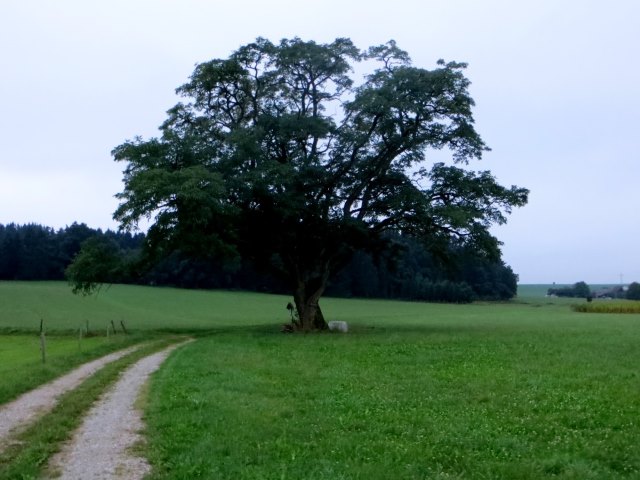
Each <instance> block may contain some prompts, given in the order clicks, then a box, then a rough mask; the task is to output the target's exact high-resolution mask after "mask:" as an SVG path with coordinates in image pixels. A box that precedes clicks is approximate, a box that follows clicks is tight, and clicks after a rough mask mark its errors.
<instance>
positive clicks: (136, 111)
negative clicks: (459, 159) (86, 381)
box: [0, 0, 640, 283]
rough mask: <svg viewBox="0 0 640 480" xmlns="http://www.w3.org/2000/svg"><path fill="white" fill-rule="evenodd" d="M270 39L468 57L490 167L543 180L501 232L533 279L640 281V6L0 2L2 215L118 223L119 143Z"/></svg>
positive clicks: (619, 2)
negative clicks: (222, 65) (196, 73)
mask: <svg viewBox="0 0 640 480" xmlns="http://www.w3.org/2000/svg"><path fill="white" fill-rule="evenodd" d="M257 36H263V37H266V38H269V39H270V40H273V41H277V40H280V39H281V38H290V37H293V36H299V37H301V38H303V39H308V40H315V41H318V42H329V41H332V40H333V39H335V38H336V37H350V38H351V39H352V40H353V41H354V43H355V44H356V45H357V46H359V47H360V48H365V47H368V46H370V45H377V44H380V43H384V42H386V41H388V40H389V39H395V40H396V41H397V43H398V45H399V46H400V47H401V48H403V49H404V50H407V51H408V52H409V53H410V55H411V57H412V59H413V61H414V63H415V64H416V65H417V66H420V67H425V68H433V67H434V66H435V62H436V60H437V59H439V58H444V59H445V60H456V61H464V62H468V63H469V68H468V70H467V75H468V77H469V78H470V79H471V81H472V82H473V83H472V85H471V89H470V90H471V95H472V96H473V97H474V99H475V100H476V103H477V107H476V110H475V117H476V126H477V129H478V131H479V132H480V134H481V135H482V136H483V138H484V140H485V141H486V142H487V143H488V144H489V146H490V147H491V148H492V151H491V152H489V153H487V154H486V156H485V157H484V159H483V160H482V161H481V162H480V163H478V164H476V165H475V167H477V168H479V169H483V170H486V169H489V170H491V171H492V172H493V173H494V175H495V176H496V177H497V178H498V180H499V181H500V182H501V183H503V184H507V185H511V184H516V185H519V186H524V187H527V188H529V189H530V190H531V196H530V202H529V205H527V206H526V207H524V208H522V209H518V210H515V211H514V212H513V214H512V215H511V217H510V219H509V223H508V224H507V225H506V226H502V227H499V228H496V229H494V233H495V234H496V235H497V236H498V238H499V239H501V240H502V241H503V242H504V246H503V254H504V255H503V256H504V259H505V261H506V262H507V263H508V264H510V265H511V266H512V267H513V269H514V271H515V272H516V273H518V274H519V275H520V281H521V282H522V283H551V282H554V281H555V282H558V283H574V282H576V281H579V280H584V281H586V282H588V283H601V282H602V283H617V282H619V281H620V276H621V275H623V280H624V282H629V281H632V280H636V281H640V248H639V244H638V238H639V237H640V235H639V234H640V214H639V212H640V196H639V194H638V180H639V179H640V158H639V156H640V154H639V153H638V152H639V151H640V149H639V148H638V139H639V138H640V135H639V133H638V127H639V121H638V114H639V112H640V95H639V94H640V65H639V63H638V56H639V52H640V2H639V1H638V0H609V1H608V2H603V1H595V0H535V1H530V0H521V1H513V0H447V1H431V0H395V1H380V0H369V1H367V2H365V1H362V0H358V1H350V0H340V1H338V0H325V1H321V2H303V1H300V0H295V1H293V0H271V1H263V0H245V1H243V0H236V1H233V2H229V1H224V2H223V1H214V0H209V1H204V0H94V1H85V0H56V1H49V0H2V2H1V3H0V60H1V62H2V72H1V74H0V96H1V103H0V105H1V108H2V115H0V223H3V224H7V223H10V222H16V223H28V222H37V223H41V224H44V225H47V226H52V227H55V228H60V227H64V226H65V225H70V224H71V223H73V222H74V221H78V222H85V223H87V224H88V225H89V226H91V227H101V228H117V225H116V224H115V223H114V222H113V220H112V219H111V215H112V213H113V211H114V210H115V208H116V206H117V201H116V200H115V199H114V198H113V195H114V194H116V193H117V192H119V191H121V189H122V182H121V178H122V177H121V170H122V165H119V164H116V163H115V162H113V161H112V159H111V156H110V151H111V149H112V148H113V147H115V146H116V145H118V144H120V143H122V142H123V141H124V140H125V139H130V138H132V137H134V136H135V135H142V136H143V137H146V138H148V137H150V136H153V135H156V134H157V127H158V126H159V125H160V123H161V122H162V121H163V120H164V118H165V112H166V110H167V109H168V108H170V107H171V106H172V105H173V104H174V103H176V101H177V98H176V97H175V94H174V90H175V88H176V87H177V86H179V85H181V84H182V83H184V82H185V81H186V80H187V77H188V76H189V75H190V74H191V72H192V70H193V67H194V65H195V64H196V63H198V62H202V61H206V60H209V59H211V58H224V57H227V56H228V55H229V54H230V53H231V52H232V51H233V50H235V49H236V48H238V47H239V46H240V45H243V44H245V43H248V42H250V41H252V40H254V39H255V38H256V37H257Z"/></svg>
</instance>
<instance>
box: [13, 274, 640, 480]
mask: <svg viewBox="0 0 640 480" xmlns="http://www.w3.org/2000/svg"><path fill="white" fill-rule="evenodd" d="M545 288H546V287H543V286H539V287H526V288H521V289H520V296H519V297H518V299H517V300H516V301H512V302H504V303H488V302H487V303H474V304H470V305H443V304H427V303H417V302H413V303H409V302H397V301H381V300H346V299H331V298H327V299H325V303H324V305H325V310H326V315H327V319H329V320H345V321H348V322H349V326H350V332H349V333H348V334H328V333H327V334H319V335H288V334H283V333H280V324H281V323H284V322H286V320H287V315H288V312H287V310H286V309H285V305H286V302H287V301H288V298H287V297H284V296H277V295H260V294H252V293H242V292H224V291H215V292H208V291H193V290H177V289H168V288H149V287H134V286H121V285H114V286H112V287H111V288H109V289H106V288H105V289H103V290H102V291H101V292H100V294H99V295H98V296H97V297H92V298H82V297H78V296H74V295H72V294H71V293H70V291H69V289H68V286H67V285H65V284H64V283H56V282H51V283H49V282H45V283H39V282H29V283H20V282H0V298H2V302H1V303H0V326H1V327H2V328H3V329H4V330H5V331H6V330H9V329H21V330H22V332H23V333H27V334H30V333H28V332H27V331H25V329H26V330H28V331H31V332H32V334H33V335H34V336H35V334H36V331H37V324H38V321H39V316H40V315H42V316H44V317H45V322H47V324H48V325H49V328H51V329H57V330H59V331H64V330H72V329H75V328H77V326H78V325H79V324H80V323H81V322H85V321H86V319H89V321H90V325H91V328H95V329H97V328H98V326H99V325H104V324H105V323H106V322H108V321H109V320H110V319H112V318H115V319H120V318H123V319H124V321H125V322H126V324H127V326H128V327H129V328H130V329H131V330H133V331H134V332H137V334H138V335H145V334H148V335H151V334H153V335H155V334H156V333H157V331H158V330H165V331H166V330H173V331H181V332H185V333H186V332H190V333H191V334H194V335H196V337H197V338H198V339H197V341H196V342H194V343H193V344H191V345H189V346H186V347H185V348H184V349H182V350H180V351H179V352H176V355H174V356H172V357H171V358H170V359H169V361H168V362H167V363H166V364H165V366H164V368H163V369H162V370H161V372H159V374H158V375H156V376H155V377H154V380H153V382H152V384H151V385H150V389H149V392H148V397H147V402H148V408H147V422H148V429H149V431H148V438H149V444H148V447H147V449H148V451H147V454H148V455H149V456H150V458H151V461H152V462H153V464H154V466H155V468H156V470H155V475H154V478H214V477H215V478H228V479H231V478H234V479H238V478H247V479H248V478H252V479H253V478H331V479H335V478H349V479H352V478H365V477H366V478H368V479H387V478H441V479H444V478H530V479H537V478H562V479H569V478H580V479H590V478H593V479H595V478H598V479H599V478H638V476H639V475H640V427H639V426H638V422H637V418H639V415H640V403H639V402H638V401H637V399H638V398H640V397H639V395H640V382H639V381H638V373H637V365H638V363H639V362H640V349H638V348H637V345H638V344H639V342H640V329H639V328H638V322H639V321H640V315H638V314H629V315H612V314H599V313H590V314H581V313H577V312H573V311H572V310H571V308H570V305H571V304H572V303H574V302H575V299H550V298H545V297H544V296H543V295H544V292H545V291H546V290H545ZM8 337H11V336H10V335H9V336H8ZM16 338H17V337H16ZM20 338H24V337H20ZM36 355H37V352H36Z"/></svg>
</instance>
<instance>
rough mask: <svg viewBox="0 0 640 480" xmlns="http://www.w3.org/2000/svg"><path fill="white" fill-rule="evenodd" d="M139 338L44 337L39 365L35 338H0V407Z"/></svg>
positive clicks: (3, 336)
mask: <svg viewBox="0 0 640 480" xmlns="http://www.w3.org/2000/svg"><path fill="white" fill-rule="evenodd" d="M150 337H151V335H149V334H147V335H145V336H144V338H150ZM142 338H143V337H142V336H141V335H112V336H110V337H109V338H108V339H107V338H106V337H98V336H95V337H85V338H82V340H79V338H78V336H76V335H73V336H70V335H47V337H46V354H47V355H46V362H45V363H44V364H43V363H42V357H41V350H40V338H39V337H38V336H37V335H35V334H31V335H13V334H12V335H0V378H1V379H2V381H1V382H0V404H3V403H5V402H8V401H10V400H12V399H14V398H15V397H17V396H18V395H20V394H22V393H24V392H26V391H28V390H31V389H33V388H35V387H37V386H38V385H40V384H43V383H46V382H48V381H50V380H52V379H54V378H57V377H59V376H60V375H63V374H64V373H66V372H68V371H70V370H71V369H73V368H75V367H77V366H78V365H80V364H82V363H86V362H88V361H90V360H93V359H94V358H97V357H101V356H103V355H106V354H108V353H110V352H113V351H115V350H120V349H122V348H125V347H127V346H129V345H132V344H134V343H137V342H140V341H141V340H142Z"/></svg>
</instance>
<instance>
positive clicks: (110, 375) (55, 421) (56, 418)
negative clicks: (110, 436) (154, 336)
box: [0, 338, 177, 479]
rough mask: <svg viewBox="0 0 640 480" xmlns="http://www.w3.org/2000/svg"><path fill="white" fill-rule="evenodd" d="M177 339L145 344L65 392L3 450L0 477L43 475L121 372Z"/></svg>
mask: <svg viewBox="0 0 640 480" xmlns="http://www.w3.org/2000/svg"><path fill="white" fill-rule="evenodd" d="M176 341H177V339H175V338H169V339H162V340H158V341H155V342H153V343H151V344H149V345H146V346H142V347H141V348H140V349H139V350H136V351H135V352H132V353H131V354H129V355H127V356H125V357H123V358H121V359H119V360H116V361H115V362H113V363H110V364H108V365H106V366H105V367H104V368H102V369H101V370H99V371H98V372H97V373H96V374H94V375H93V376H91V377H89V378H88V379H87V380H85V381H84V382H83V383H82V384H81V385H80V386H79V387H78V388H76V389H75V390H72V391H70V392H67V393H66V394H64V395H63V396H62V397H61V398H60V399H59V401H58V404H57V405H56V407H55V408H54V409H53V410H52V411H51V412H50V413H49V414H47V415H45V416H43V417H41V418H40V419H39V420H38V421H37V422H36V423H34V424H33V425H32V426H30V427H29V428H28V429H27V430H25V431H24V432H22V433H21V434H19V435H18V436H17V438H15V442H14V443H13V444H12V445H10V446H9V447H8V448H7V449H6V450H5V451H4V452H2V453H1V454H0V478H1V479H31V478H33V479H35V478H40V475H41V473H42V471H43V469H44V468H45V467H46V464H47V461H48V459H49V458H50V457H51V456H52V455H53V454H54V453H56V452H57V451H58V450H59V448H60V445H61V443H62V442H63V441H65V440H66V439H68V438H69V437H70V435H71V434H72V432H73V431H74V430H75V429H76V428H78V426H79V425H80V422H81V421H82V418H83V416H84V414H85V413H86V412H87V411H88V409H89V408H90V407H91V405H92V404H93V403H94V402H95V401H96V400H97V399H98V397H99V396H100V395H101V394H102V393H103V392H104V391H105V390H106V389H107V388H108V387H109V386H111V385H112V384H113V383H114V382H115V381H116V380H117V378H118V376H119V374H120V372H121V371H122V370H124V369H125V368H126V367H128V366H129V365H131V364H133V363H134V362H136V361H137V360H139V359H141V358H142V357H144V356H146V355H150V354H151V353H154V352H156V351H158V350H161V349H163V348H165V347H166V346H168V345H170V344H172V343H175V342H176Z"/></svg>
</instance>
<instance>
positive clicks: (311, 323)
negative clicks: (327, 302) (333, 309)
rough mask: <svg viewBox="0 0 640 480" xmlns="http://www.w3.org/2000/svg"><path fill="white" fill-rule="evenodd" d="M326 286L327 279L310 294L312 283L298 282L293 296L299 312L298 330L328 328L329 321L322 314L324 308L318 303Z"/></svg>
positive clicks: (308, 330)
mask: <svg viewBox="0 0 640 480" xmlns="http://www.w3.org/2000/svg"><path fill="white" fill-rule="evenodd" d="M314 283H315V282H314ZM325 286H326V280H325V281H322V282H321V283H320V286H319V288H315V289H313V290H314V291H313V293H311V294H309V287H310V285H309V284H308V283H305V282H298V287H297V288H296V291H295V293H294V296H293V297H294V302H295V304H296V310H297V312H298V324H297V329H298V330H301V331H303V332H310V331H313V330H326V329H327V328H328V326H327V322H326V321H325V319H324V315H323V314H322V309H321V308H320V305H319V304H318V302H319V300H320V296H321V295H322V293H323V292H324V288H325Z"/></svg>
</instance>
